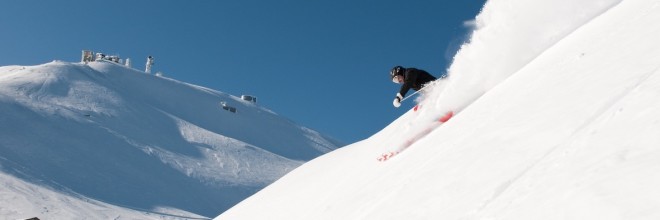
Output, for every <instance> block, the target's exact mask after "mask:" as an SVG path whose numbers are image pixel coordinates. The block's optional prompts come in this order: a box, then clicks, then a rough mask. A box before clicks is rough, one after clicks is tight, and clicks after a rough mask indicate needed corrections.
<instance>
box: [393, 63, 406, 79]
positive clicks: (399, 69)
mask: <svg viewBox="0 0 660 220" xmlns="http://www.w3.org/2000/svg"><path fill="white" fill-rule="evenodd" d="M405 71H406V68H403V67H402V66H395V67H394V68H392V70H391V71H390V78H394V77H395V76H399V75H403V72H405Z"/></svg>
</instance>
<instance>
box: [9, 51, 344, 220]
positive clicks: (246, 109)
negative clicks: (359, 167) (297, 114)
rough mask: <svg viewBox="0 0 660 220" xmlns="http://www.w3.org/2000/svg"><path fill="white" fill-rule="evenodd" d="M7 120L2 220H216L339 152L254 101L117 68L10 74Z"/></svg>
mask: <svg viewBox="0 0 660 220" xmlns="http://www.w3.org/2000/svg"><path fill="white" fill-rule="evenodd" d="M223 104H224V105H225V106H226V107H231V108H235V110H236V112H231V111H227V110H225V109H223ZM228 109H229V110H231V109H230V108H228ZM0 112H2V114H1V115H0V185H2V187H0V216H2V219H18V218H27V217H39V218H41V219H111V218H112V219H115V218H118V219H125V218H128V219H149V218H154V219H160V218H163V217H164V216H165V217H167V216H170V217H171V216H187V217H198V218H203V216H215V215H217V214H219V213H221V212H222V211H224V210H226V209H228V208H229V207H231V206H233V205H234V204H236V203H237V202H239V201H241V200H242V199H244V198H246V197H247V196H249V195H251V194H253V193H254V192H256V191H257V190H259V189H261V188H263V187H265V186H266V185H268V184H269V183H271V182H273V181H275V180H276V179H277V178H279V177H281V176H282V175H284V174H285V173H287V172H289V171H290V170H292V169H294V168H296V167H297V166H299V165H301V164H302V163H304V162H305V161H308V160H310V159H312V158H315V157H317V156H319V155H321V154H324V153H327V152H329V151H332V150H334V149H336V148H337V147H338V146H339V143H338V142H337V141H334V140H332V139H330V138H327V137H325V136H323V135H321V134H319V133H317V132H315V131H313V130H310V129H308V128H305V127H302V126H299V125H296V124H295V123H293V122H291V121H290V120H288V119H286V118H283V117H281V116H278V115H277V114H275V113H273V112H272V111H270V110H268V109H266V108H264V107H261V106H259V105H258V104H256V103H254V102H250V101H245V100H242V99H240V98H237V97H234V96H231V95H228V94H225V93H222V92H218V91H214V90H211V89H207V88H203V87H199V86H195V85H190V84H186V83H183V82H179V81H176V80H173V79H168V78H164V77H157V76H154V75H149V74H145V73H144V72H140V71H137V70H134V69H130V68H128V67H125V66H122V65H118V64H116V63H113V62H106V61H98V62H91V63H89V64H80V63H67V62H60V61H53V62H51V63H47V64H43V65H38V66H5V67H0Z"/></svg>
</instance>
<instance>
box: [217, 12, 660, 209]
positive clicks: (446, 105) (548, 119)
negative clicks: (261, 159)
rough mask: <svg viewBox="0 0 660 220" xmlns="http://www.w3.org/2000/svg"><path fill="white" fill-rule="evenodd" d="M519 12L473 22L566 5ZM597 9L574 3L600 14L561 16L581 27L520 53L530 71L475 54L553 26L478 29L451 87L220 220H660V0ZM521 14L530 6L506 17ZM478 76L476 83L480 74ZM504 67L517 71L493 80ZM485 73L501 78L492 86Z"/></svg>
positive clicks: (458, 59)
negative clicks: (436, 120)
mask: <svg viewBox="0 0 660 220" xmlns="http://www.w3.org/2000/svg"><path fill="white" fill-rule="evenodd" d="M524 2H525V1H498V0H493V1H489V2H488V4H487V5H486V8H485V9H484V11H483V12H482V15H480V16H482V18H483V16H493V17H492V18H491V21H493V20H497V19H496V18H502V17H503V15H502V14H499V13H496V12H497V10H500V11H501V12H502V13H503V14H504V15H506V14H508V13H515V12H516V11H529V10H532V11H535V12H537V13H531V14H528V15H527V16H529V19H527V18H528V17H516V16H513V15H512V16H511V17H512V18H515V19H518V20H522V21H529V20H534V19H535V18H538V17H536V16H543V15H548V14H552V11H553V10H552V9H553V8H554V7H552V6H555V4H567V3H569V2H564V1H550V0H548V1H535V2H534V3H533V4H532V3H531V2H530V3H529V4H525V3H524ZM526 2H529V1H526ZM591 2H592V3H593V4H591V5H586V4H585V5H579V4H581V3H583V1H580V3H577V4H578V6H584V7H582V8H581V9H582V10H587V11H589V10H590V11H591V12H598V13H592V15H593V16H592V18H593V19H586V20H584V19H583V20H582V23H584V25H581V24H582V23H581V22H578V21H577V20H580V19H578V18H581V17H582V16H576V17H574V18H575V19H576V20H570V19H569V20H568V21H566V22H567V23H568V24H569V26H571V25H572V26H574V27H576V28H577V29H575V30H572V31H567V32H566V35H565V36H559V39H557V41H555V42H545V41H546V40H540V41H544V43H543V45H540V44H532V45H528V44H526V42H522V43H523V44H524V45H526V46H525V47H527V49H529V50H538V49H539V48H541V51H540V52H539V51H537V52H538V54H537V56H534V55H530V56H531V57H527V55H525V56H524V57H527V58H526V60H527V61H524V60H522V61H521V60H520V59H519V58H520V57H517V56H516V55H519V53H508V52H507V51H502V53H503V56H502V57H501V59H505V60H506V59H513V60H514V61H511V60H507V62H508V63H509V64H506V65H505V66H503V67H502V68H498V67H496V66H494V67H493V69H494V70H495V71H496V72H494V73H491V72H489V71H487V65H486V66H482V63H483V62H485V63H486V64H489V63H495V64H497V63H498V62H494V61H493V60H491V58H492V59H496V57H493V56H485V57H484V58H480V56H482V55H483V54H497V53H498V51H491V49H492V48H495V49H496V48H498V47H499V46H498V45H492V46H491V45H489V44H490V43H489V44H484V45H482V46H473V45H480V44H481V43H482V41H488V42H493V41H491V40H492V39H493V38H497V37H498V36H501V35H505V36H506V35H507V34H508V33H509V32H508V31H507V30H516V31H520V32H521V33H523V34H527V35H530V36H533V33H535V31H534V30H538V29H537V28H540V29H542V30H546V29H544V28H543V27H545V28H550V27H555V26H553V25H549V26H548V25H545V23H543V22H541V23H537V24H536V25H537V26H532V27H531V29H529V28H528V29H525V27H523V26H518V27H517V28H516V27H511V29H508V27H507V24H510V23H507V22H505V23H501V22H493V23H490V24H488V25H491V26H487V27H481V28H488V29H490V30H491V32H490V33H487V31H485V30H488V29H480V30H481V31H480V30H477V31H475V33H474V35H473V38H472V42H471V43H470V44H467V45H465V46H464V48H463V49H462V50H461V51H460V52H459V54H458V55H457V57H456V60H455V63H454V64H453V66H452V68H451V69H450V70H451V71H450V74H451V77H450V78H449V80H448V81H447V82H442V83H439V84H437V85H434V86H435V87H434V88H433V91H432V92H431V94H427V96H426V97H427V98H426V99H424V100H423V101H422V106H423V107H422V111H420V112H413V111H410V112H408V113H406V114H405V115H403V116H402V117H401V118H399V119H398V120H397V121H395V122H393V123H392V124H391V125H390V126H388V127H387V128H385V129H384V130H383V131H381V132H380V133H378V134H376V135H374V136H372V137H371V138H370V139H367V140H365V141H362V142H359V143H356V144H353V145H350V146H347V147H344V148H342V149H339V150H336V151H334V152H332V153H330V154H326V155H324V156H322V157H319V158H317V159H315V160H313V161H311V162H308V163H306V164H304V165H303V166H301V167H299V168H297V169H296V170H294V171H292V172H291V173H289V174H287V175H286V176H284V177H283V178H281V179H280V180H278V181H277V182H275V183H274V184H272V185H270V186H268V187H267V188H265V189H264V190H262V191H260V192H259V193H257V194H255V195H254V196H252V197H250V198H248V199H246V200H245V201H243V202H241V203H239V204H238V205H237V206H235V207H233V208H232V209H230V210H228V211H227V212H225V213H223V214H222V215H220V216H219V217H218V218H217V219H488V220H494V219H507V220H510V219H521V220H523V219H525V220H526V219H658V218H660V211H659V210H660V200H659V199H658V198H660V188H658V187H657V186H658V185H660V177H659V176H658V171H659V170H660V148H658V146H660V135H659V134H660V89H659V88H660V40H658V37H659V36H660V23H658V21H660V1H657V0H626V1H622V2H621V3H619V4H613V3H616V2H613V1H609V2H608V1H591ZM517 3H518V4H517ZM515 5H518V6H525V5H526V6H527V8H524V7H523V8H510V9H511V10H503V9H506V8H509V7H511V6H515ZM610 6H612V7H611V8H609V7H610ZM537 7H538V8H537ZM557 7H564V6H563V5H562V6H557ZM607 8H609V10H605V9H607ZM491 10H496V11H491ZM502 10H503V11H502ZM544 10H545V11H544ZM483 13H487V14H483ZM599 13H602V14H600V15H599ZM587 14H588V13H587ZM554 16H556V17H557V18H558V19H559V20H561V19H563V18H567V17H572V16H571V15H570V14H561V13H558V14H555V15H554ZM560 18H561V19H560ZM552 20H553V19H550V20H549V21H552ZM576 24H577V26H575V25H576ZM503 27H506V28H504V29H501V28H503ZM525 30H527V31H530V32H526V31H525ZM509 36H511V35H509ZM516 36H521V35H516ZM528 39H529V38H528ZM544 46H546V47H545V48H544ZM521 49H525V48H518V47H513V48H512V50H514V51H519V50H521ZM533 53H536V52H534V51H531V52H530V51H527V52H525V53H524V54H533ZM465 59H468V61H465ZM470 62H471V63H473V64H474V65H473V66H469V65H467V63H470ZM519 64H522V65H519ZM482 68H483V69H484V71H485V72H484V73H483V74H484V75H483V76H482V77H477V76H481V75H478V72H479V71H475V69H476V70H479V69H482ZM504 69H509V70H511V71H515V74H513V75H511V73H504V72H499V71H504ZM463 73H466V74H477V75H467V76H466V75H461V74H463ZM493 74H496V75H497V76H495V78H501V79H503V80H504V81H501V80H490V79H493V78H492V77H493ZM484 79H485V80H484ZM496 82H497V83H496ZM492 86H495V87H494V88H492ZM462 87H468V88H471V89H473V88H484V91H488V92H487V93H485V94H484V95H483V96H482V95H481V94H478V93H469V92H464V91H461V89H462ZM490 88H492V89H490ZM482 94H483V93H482ZM476 97H479V98H478V99H477V100H476V101H474V102H472V100H475V99H476ZM443 98H444V99H443ZM468 103H471V104H469V105H468ZM465 105H468V107H467V108H465V109H464V110H463V111H461V112H460V113H459V114H458V115H456V116H455V117H454V118H453V119H451V120H450V121H449V122H448V123H446V124H444V125H442V126H441V127H439V128H438V129H436V130H434V131H433V132H431V133H430V134H429V135H428V136H427V137H426V138H424V139H422V140H420V141H418V142H416V143H415V144H413V145H412V146H411V147H410V148H409V149H408V150H406V151H404V152H403V154H400V155H398V156H396V157H394V158H393V159H391V160H389V161H387V162H378V161H376V160H375V156H377V155H378V154H379V153H381V152H382V149H383V148H387V147H388V145H390V144H392V143H395V142H397V141H399V140H400V139H406V138H409V137H410V134H414V130H418V128H416V127H419V126H421V125H423V124H424V123H423V120H428V119H432V118H433V117H434V116H437V115H439V114H442V113H443V112H444V111H446V110H448V109H455V108H456V107H458V108H459V109H460V106H465ZM410 131H413V132H410ZM257 210H258V211H257Z"/></svg>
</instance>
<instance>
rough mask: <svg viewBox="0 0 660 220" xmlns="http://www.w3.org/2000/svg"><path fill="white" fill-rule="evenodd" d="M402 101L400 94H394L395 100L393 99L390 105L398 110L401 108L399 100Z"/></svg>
mask: <svg viewBox="0 0 660 220" xmlns="http://www.w3.org/2000/svg"><path fill="white" fill-rule="evenodd" d="M402 99H403V96H402V95H401V93H397V94H396V98H394V101H393V102H392V105H394V107H395V108H398V107H399V106H401V100H402Z"/></svg>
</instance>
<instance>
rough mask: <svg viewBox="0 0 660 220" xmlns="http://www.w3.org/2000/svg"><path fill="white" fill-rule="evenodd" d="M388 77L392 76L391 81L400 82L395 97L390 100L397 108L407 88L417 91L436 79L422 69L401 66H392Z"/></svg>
mask: <svg viewBox="0 0 660 220" xmlns="http://www.w3.org/2000/svg"><path fill="white" fill-rule="evenodd" d="M390 77H391V78H392V82H394V83H399V84H402V85H401V90H399V93H397V94H396V98H394V102H392V104H393V105H394V107H397V108H398V107H399V106H401V100H402V99H403V96H405V95H406V93H408V90H410V89H414V90H415V91H419V90H420V89H422V88H423V87H424V86H425V85H426V84H427V83H429V82H431V81H434V80H436V78H435V77H434V76H433V75H431V74H429V73H428V72H426V71H424V70H420V69H415V68H403V67H402V66H395V67H394V68H392V71H390Z"/></svg>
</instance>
